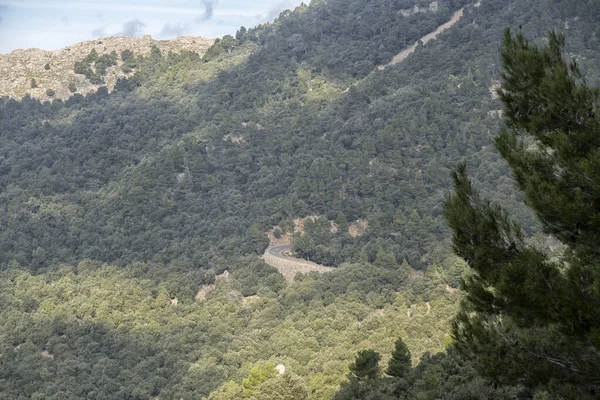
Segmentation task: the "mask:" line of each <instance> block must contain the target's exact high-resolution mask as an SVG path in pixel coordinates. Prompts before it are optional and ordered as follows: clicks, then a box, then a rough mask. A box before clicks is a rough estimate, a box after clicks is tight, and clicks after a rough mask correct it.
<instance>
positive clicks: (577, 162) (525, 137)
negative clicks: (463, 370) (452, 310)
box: [445, 31, 600, 398]
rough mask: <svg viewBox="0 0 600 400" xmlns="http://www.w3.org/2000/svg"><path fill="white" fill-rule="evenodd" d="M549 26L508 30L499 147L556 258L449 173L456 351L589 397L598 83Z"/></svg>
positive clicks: (597, 250) (595, 331)
mask: <svg viewBox="0 0 600 400" xmlns="http://www.w3.org/2000/svg"><path fill="white" fill-rule="evenodd" d="M564 43H565V41H564V37H563V36H562V35H559V34H556V33H554V32H552V33H550V34H549V35H548V41H547V44H546V45H545V46H544V47H541V48H540V47H537V46H536V45H533V44H530V43H529V42H528V41H527V40H526V39H525V38H524V37H523V35H522V34H521V33H518V34H516V35H515V36H514V37H513V35H512V34H511V33H510V31H507V32H506V34H505V37H504V47H503V50H502V65H503V70H504V72H503V73H502V79H503V81H502V84H501V88H500V89H499V90H498V94H499V96H500V99H501V100H502V102H503V104H504V110H505V127H504V128H503V129H502V131H501V133H500V135H499V136H498V137H497V139H496V147H497V149H498V151H499V152H500V154H501V155H502V156H503V157H504V158H505V159H506V161H507V162H508V164H509V165H510V167H511V168H512V170H513V173H514V175H515V179H516V182H517V185H518V187H519V188H520V189H521V190H522V191H523V192H524V194H525V202H526V204H527V205H528V206H529V207H531V208H532V209H533V211H534V212H535V214H536V216H537V217H538V219H539V220H540V221H541V223H542V226H543V228H544V232H545V233H546V234H549V235H552V236H554V237H556V238H557V239H558V240H559V241H560V242H562V243H563V244H564V245H565V246H566V248H567V250H566V251H565V252H564V254H562V256H561V257H560V258H559V259H551V258H550V257H549V256H548V254H546V253H545V252H544V251H542V250H539V249H537V248H534V247H533V246H531V245H528V244H527V243H526V241H525V235H524V233H523V231H522V229H521V228H520V226H519V225H518V224H517V223H515V222H514V221H512V220H511V219H510V218H509V217H508V216H507V213H506V212H505V211H504V210H503V209H502V208H501V207H500V206H498V205H496V204H492V203H491V202H489V201H487V200H485V199H483V198H481V197H480V196H479V194H478V193H477V191H476V190H475V189H474V188H473V185H472V184H471V182H470V181H469V179H468V178H467V176H466V167H465V164H460V165H459V167H458V169H457V170H456V171H455V172H454V174H453V178H454V185H455V193H454V194H453V195H452V196H451V197H450V199H449V200H448V201H447V202H446V204H445V215H446V218H447V220H448V223H449V225H450V227H451V228H452V230H453V247H454V250H455V252H456V254H457V255H459V256H461V257H463V258H464V259H465V261H466V262H467V263H468V265H469V266H470V267H471V269H472V274H471V275H469V276H466V277H464V278H463V280H462V285H461V288H462V290H464V292H465V294H466V296H465V299H464V301H463V302H462V305H461V311H460V312H459V314H458V315H457V317H456V320H455V321H454V324H453V334H454V338H455V340H456V344H457V347H458V349H459V350H460V351H461V352H462V353H463V354H464V355H467V356H469V357H471V358H473V359H475V360H476V363H477V364H476V365H477V367H478V370H479V371H480V372H481V373H483V374H484V375H486V376H488V377H490V378H492V379H493V380H494V381H496V382H508V381H510V382H512V383H514V382H521V383H523V384H525V385H527V386H529V387H532V388H533V387H540V386H542V387H547V388H549V390H550V391H556V392H560V393H562V395H564V396H565V397H568V398H586V397H593V396H594V392H595V391H597V390H598V389H599V387H598V386H599V385H600V378H599V376H598V374H597V371H598V368H599V367H600V297H599V291H600V268H599V267H598V265H600V246H598V244H600V174H598V171H599V170H600V119H598V111H599V106H600V91H599V90H598V88H591V87H588V86H587V84H586V82H585V80H584V79H583V77H582V75H581V73H580V71H579V68H578V66H577V64H576V63H575V62H570V63H568V62H566V61H565V60H564V59H563V55H562V53H563V48H564Z"/></svg>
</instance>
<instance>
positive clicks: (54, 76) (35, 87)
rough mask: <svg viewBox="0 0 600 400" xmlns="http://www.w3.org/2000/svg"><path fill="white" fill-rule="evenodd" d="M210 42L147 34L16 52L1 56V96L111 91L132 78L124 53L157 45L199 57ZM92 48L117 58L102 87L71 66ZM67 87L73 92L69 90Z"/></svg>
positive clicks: (58, 95) (64, 95)
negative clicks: (123, 58) (128, 77)
mask: <svg viewBox="0 0 600 400" xmlns="http://www.w3.org/2000/svg"><path fill="white" fill-rule="evenodd" d="M213 43H214V39H205V38H202V37H196V36H180V37H178V38H175V39H172V40H154V39H152V37H151V36H149V35H146V36H144V37H141V38H133V37H125V36H113V37H108V38H104V39H97V40H92V41H89V42H82V43H77V44H75V45H73V46H69V47H65V48H64V49H61V50H56V51H46V50H40V49H26V50H15V51H13V52H11V53H10V54H0V97H2V96H8V97H11V98H14V99H17V100H20V99H22V98H23V97H25V95H26V94H29V95H30V96H31V97H32V98H36V99H40V100H42V101H46V100H51V99H67V98H69V97H70V96H72V95H73V94H74V93H81V94H86V93H89V92H90V91H96V90H97V89H98V88H99V87H100V86H106V87H107V88H108V90H109V91H111V90H112V89H113V88H114V86H115V84H116V82H117V80H118V79H119V78H122V77H126V76H128V75H131V74H126V73H125V72H123V71H122V70H121V65H122V63H123V62H122V61H121V57H120V55H121V52H122V51H123V50H131V51H132V52H134V53H135V54H136V55H138V54H147V53H150V50H151V48H152V46H153V45H156V46H157V47H158V48H159V49H160V51H161V52H163V53H168V52H169V51H171V52H173V53H178V52H180V51H182V50H187V51H193V52H196V53H198V54H199V55H200V56H202V55H204V53H205V52H206V50H208V48H209V47H210V46H212V44H213ZM92 49H96V52H97V53H98V55H99V56H102V55H103V54H110V53H111V52H112V51H115V52H116V53H117V54H118V56H119V57H118V60H117V65H114V66H112V67H109V68H108V70H107V73H106V79H105V81H106V83H105V84H103V85H94V84H92V83H91V82H90V81H89V80H88V79H87V78H86V77H85V76H84V75H81V74H75V72H74V71H73V66H74V64H75V63H76V62H77V61H81V60H83V59H84V58H85V57H86V56H87V55H88V54H89V53H90V51H92ZM69 86H71V89H73V88H75V91H72V90H70V89H69Z"/></svg>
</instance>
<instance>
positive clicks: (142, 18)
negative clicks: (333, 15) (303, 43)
mask: <svg viewBox="0 0 600 400" xmlns="http://www.w3.org/2000/svg"><path fill="white" fill-rule="evenodd" d="M301 2H302V0H0V53H9V52H11V51H12V50H14V49H20V48H29V47H37V48H40V49H45V50H56V49H60V48H62V47H65V46H69V45H71V44H74V43H77V42H82V41H85V40H92V39H95V38H99V37H105V36H113V35H127V36H142V35H147V34H149V35H152V37H153V38H155V39H169V38H172V37H175V36H180V35H197V36H204V37H209V38H214V37H222V36H223V35H226V34H234V33H235V32H236V31H237V29H238V28H239V27H240V26H242V25H243V26H245V27H247V28H250V27H252V26H255V25H257V24H259V23H262V22H266V21H270V20H273V18H275V17H276V16H278V15H279V12H280V11H282V10H284V9H286V8H294V7H295V6H297V5H298V4H300V3H301ZM305 2H307V1H306V0H305Z"/></svg>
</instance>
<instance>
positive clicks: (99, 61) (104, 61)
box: [73, 49, 117, 85]
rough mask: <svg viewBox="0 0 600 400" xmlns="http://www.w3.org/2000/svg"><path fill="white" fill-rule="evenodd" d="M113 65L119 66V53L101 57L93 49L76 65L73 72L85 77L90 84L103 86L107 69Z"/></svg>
mask: <svg viewBox="0 0 600 400" xmlns="http://www.w3.org/2000/svg"><path fill="white" fill-rule="evenodd" d="M113 65H117V53H116V52H115V51H113V52H111V53H110V54H103V55H102V56H99V55H98V52H97V51H96V49H92V50H91V51H90V53H89V54H88V55H87V56H86V57H85V58H84V59H83V60H82V61H77V62H76V63H75V65H74V66H73V70H74V71H75V73H76V74H82V75H85V77H86V78H87V79H89V80H90V83H92V84H94V85H101V84H103V83H104V78H105V76H106V71H107V69H108V68H109V67H111V66H113Z"/></svg>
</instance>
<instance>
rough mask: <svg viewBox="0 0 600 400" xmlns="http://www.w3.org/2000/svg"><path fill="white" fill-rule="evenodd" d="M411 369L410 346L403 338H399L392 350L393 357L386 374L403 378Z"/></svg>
mask: <svg viewBox="0 0 600 400" xmlns="http://www.w3.org/2000/svg"><path fill="white" fill-rule="evenodd" d="M410 370H411V354H410V350H408V347H406V344H405V343H404V341H403V340H402V338H398V340H396V344H395V347H394V351H393V352H392V358H391V359H390V361H389V362H388V367H387V370H386V371H385V373H386V374H388V375H389V376H393V377H396V378H403V377H404V376H405V375H406V374H408V373H409V372H410Z"/></svg>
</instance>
